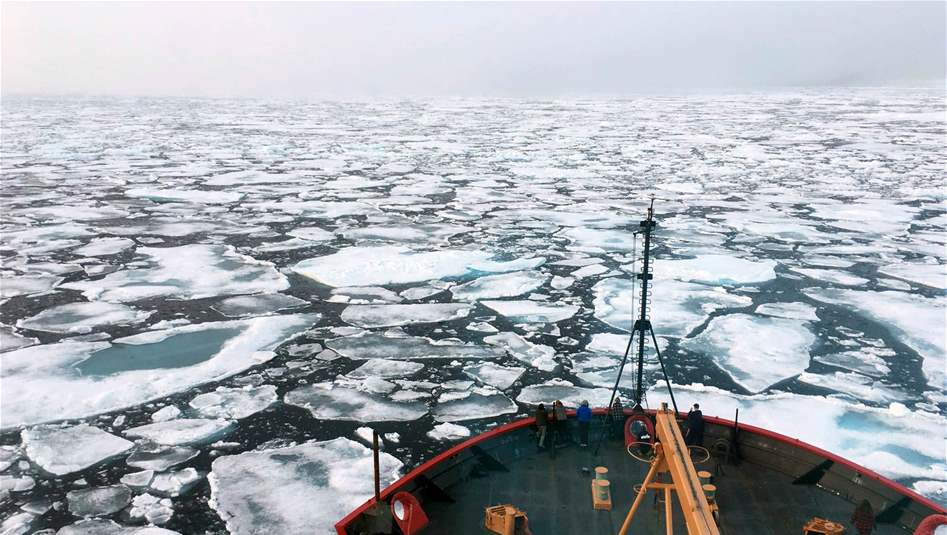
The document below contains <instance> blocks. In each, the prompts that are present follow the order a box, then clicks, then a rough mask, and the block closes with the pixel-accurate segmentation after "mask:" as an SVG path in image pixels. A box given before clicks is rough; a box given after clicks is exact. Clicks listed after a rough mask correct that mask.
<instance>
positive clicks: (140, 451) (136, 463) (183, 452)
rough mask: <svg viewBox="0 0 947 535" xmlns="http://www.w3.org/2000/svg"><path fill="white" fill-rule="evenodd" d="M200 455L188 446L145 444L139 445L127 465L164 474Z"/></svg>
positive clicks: (127, 460)
mask: <svg viewBox="0 0 947 535" xmlns="http://www.w3.org/2000/svg"><path fill="white" fill-rule="evenodd" d="M199 454H200V451H199V450H197V449H194V448H190V447H188V446H163V445H161V444H144V445H139V446H138V447H137V448H136V449H135V451H134V452H133V453H132V454H131V455H129V456H128V458H127V459H126V460H125V463H126V464H127V465H128V466H132V467H134V468H140V469H142V470H147V471H154V472H163V471H165V470H167V469H169V468H173V467H175V466H177V465H179V464H184V463H186V462H188V461H190V460H191V459H193V458H194V457H197V456H198V455H199ZM149 482H150V480H149Z"/></svg>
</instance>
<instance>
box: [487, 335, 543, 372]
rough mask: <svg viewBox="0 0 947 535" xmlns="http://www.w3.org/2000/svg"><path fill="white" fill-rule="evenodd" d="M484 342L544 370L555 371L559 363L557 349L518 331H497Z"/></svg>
mask: <svg viewBox="0 0 947 535" xmlns="http://www.w3.org/2000/svg"><path fill="white" fill-rule="evenodd" d="M483 341H484V342H486V343H488V344H490V345H494V346H497V347H500V348H502V349H504V350H506V351H507V352H508V353H509V354H510V355H512V356H513V357H514V358H515V359H516V360H518V361H520V362H522V363H524V364H529V365H530V366H532V367H534V368H538V369H540V370H543V371H547V372H550V371H553V370H554V369H556V366H557V365H558V364H557V363H556V360H555V356H556V350H555V349H553V348H551V347H549V346H546V345H542V344H534V343H532V342H530V341H529V340H526V339H525V338H523V337H522V336H520V335H518V334H516V333H509V332H504V333H497V334H493V335H490V336H486V337H484V339H483Z"/></svg>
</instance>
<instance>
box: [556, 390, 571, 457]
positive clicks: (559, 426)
mask: <svg viewBox="0 0 947 535" xmlns="http://www.w3.org/2000/svg"><path fill="white" fill-rule="evenodd" d="M568 418H569V417H568V416H567V415H566V406H565V405H563V404H562V401H560V400H558V399H557V400H556V401H554V402H553V404H552V421H553V427H552V443H553V446H554V447H555V445H556V444H560V443H562V442H565V440H563V437H565V436H568V433H569V420H568Z"/></svg>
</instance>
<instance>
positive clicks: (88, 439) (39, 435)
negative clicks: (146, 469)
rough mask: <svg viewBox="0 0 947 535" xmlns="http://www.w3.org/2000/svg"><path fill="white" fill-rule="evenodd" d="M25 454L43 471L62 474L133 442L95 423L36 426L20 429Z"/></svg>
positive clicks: (116, 453)
mask: <svg viewBox="0 0 947 535" xmlns="http://www.w3.org/2000/svg"><path fill="white" fill-rule="evenodd" d="M20 437H21V438H22V440H23V446H24V449H25V451H26V455H27V457H29V458H30V460H31V461H33V462H34V463H36V465H37V466H39V467H40V468H42V469H43V470H45V471H46V472H48V473H50V474H53V475H56V476H64V475H66V474H71V473H74V472H79V471H82V470H85V469H86V468H90V467H93V466H96V465H98V464H100V463H103V462H105V461H108V460H110V459H113V458H115V457H117V456H119V455H122V454H123V453H126V452H127V451H129V450H130V449H131V448H132V446H134V444H133V443H132V442H129V441H128V440H125V439H124V438H121V437H117V436H115V435H113V434H111V433H106V432H105V431H102V430H101V429H99V428H97V427H92V426H90V425H86V424H80V425H77V426H74V427H66V428H60V427H47V426H39V427H33V428H30V429H25V430H23V431H22V432H21V433H20Z"/></svg>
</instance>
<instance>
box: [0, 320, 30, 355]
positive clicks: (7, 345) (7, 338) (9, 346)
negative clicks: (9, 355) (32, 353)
mask: <svg viewBox="0 0 947 535" xmlns="http://www.w3.org/2000/svg"><path fill="white" fill-rule="evenodd" d="M38 343H39V340H37V339H36V338H32V337H26V336H21V335H19V334H17V333H16V331H14V330H13V327H10V326H7V325H2V324H0V353H3V352H6V351H13V350H14V349H20V348H23V347H29V346H32V345H36V344H38Z"/></svg>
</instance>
